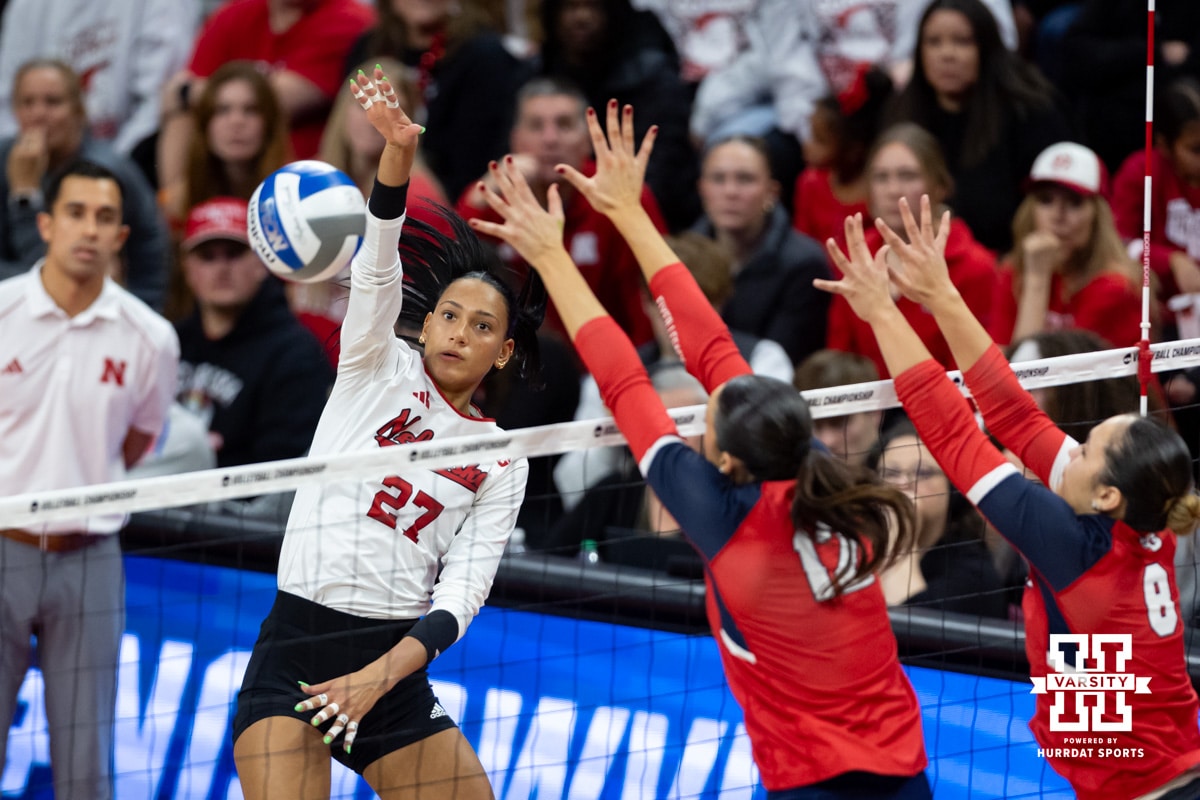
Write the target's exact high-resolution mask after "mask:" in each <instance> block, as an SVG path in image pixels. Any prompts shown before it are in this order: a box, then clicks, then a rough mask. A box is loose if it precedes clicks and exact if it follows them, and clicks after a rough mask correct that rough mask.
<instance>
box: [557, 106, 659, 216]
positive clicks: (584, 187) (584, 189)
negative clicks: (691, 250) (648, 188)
mask: <svg viewBox="0 0 1200 800" xmlns="http://www.w3.org/2000/svg"><path fill="white" fill-rule="evenodd" d="M587 126H588V133H589V134H591V137H592V149H593V150H594V151H595V153H596V174H595V175H593V176H592V177H590V178H588V177H586V176H584V174H583V173H582V172H580V171H579V170H577V169H575V168H574V167H572V166H571V165H570V164H559V165H558V166H557V167H556V168H555V169H556V170H557V171H558V172H559V174H561V175H562V176H563V178H564V179H566V181H567V182H568V183H570V184H571V185H572V186H574V187H575V189H576V190H578V191H579V193H580V194H582V195H583V196H584V197H586V198H587V201H588V202H589V203H591V205H592V208H594V209H596V210H597V211H599V212H600V213H601V214H604V215H605V216H606V217H613V216H614V215H618V214H621V213H624V212H628V211H635V212H636V211H640V210H641V208H642V186H643V184H644V183H645V177H646V165H647V164H648V163H649V161H650V153H651V152H653V150H654V140H655V138H656V137H657V136H658V126H657V125H652V126H650V130H648V131H647V132H646V136H645V137H644V138H643V139H642V145H641V147H638V146H637V144H636V142H634V136H633V106H629V105H627V106H625V108H624V109H622V110H618V107H617V101H616V100H609V101H608V109H607V119H606V127H607V135H606V134H605V130H604V129H602V128H601V127H600V120H599V118H598V115H597V114H596V109H594V108H589V109H588V110H587Z"/></svg>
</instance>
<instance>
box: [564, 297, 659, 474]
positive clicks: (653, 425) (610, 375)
mask: <svg viewBox="0 0 1200 800" xmlns="http://www.w3.org/2000/svg"><path fill="white" fill-rule="evenodd" d="M575 349H576V350H578V351H579V355H580V357H581V358H582V359H583V363H584V364H586V365H587V368H588V371H589V372H591V373H592V376H593V377H594V378H595V379H596V384H597V385H598V386H599V387H600V396H601V397H603V398H604V405H605V406H607V407H608V409H609V410H610V411H611V412H612V415H613V418H614V419H615V420H616V421H617V427H619V428H620V429H621V433H623V434H624V435H625V439H626V441H628V442H629V449H630V450H632V451H633V457H634V459H636V460H637V461H638V462H639V463H640V462H641V460H642V456H644V455H645V454H646V451H647V450H649V449H650V446H651V445H653V444H654V443H655V442H657V441H658V440H659V439H661V438H662V437H664V436H678V435H679V431H678V430H677V429H676V427H675V423H674V422H673V421H672V420H671V417H670V416H668V415H667V410H666V408H665V407H664V406H663V404H662V400H660V399H659V397H658V393H657V392H655V391H654V386H653V385H652V384H651V383H650V376H648V375H647V374H646V368H645V367H644V366H642V362H641V359H639V358H638V355H637V351H636V350H634V349H633V345H632V344H631V343H630V341H629V337H627V336H626V335H625V332H624V331H622V330H621V328H620V326H619V325H617V323H616V321H615V320H614V319H613V318H612V317H600V318H598V319H594V320H592V321H591V322H588V323H587V324H586V325H584V326H583V327H582V328H580V329H579V332H578V334H576V336H575Z"/></svg>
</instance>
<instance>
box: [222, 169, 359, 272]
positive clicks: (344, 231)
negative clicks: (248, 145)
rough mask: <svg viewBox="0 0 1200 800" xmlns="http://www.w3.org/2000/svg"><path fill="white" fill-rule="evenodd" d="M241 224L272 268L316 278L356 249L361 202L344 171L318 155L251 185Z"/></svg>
mask: <svg viewBox="0 0 1200 800" xmlns="http://www.w3.org/2000/svg"><path fill="white" fill-rule="evenodd" d="M246 227H247V231H248V233H249V236H250V244H251V246H252V247H253V248H254V252H256V253H258V257H259V258H261V259H262V260H263V262H264V263H265V264H266V265H267V268H268V269H270V270H271V272H273V273H275V274H276V275H278V276H279V277H281V278H285V279H287V280H290V281H299V282H301V283H316V282H318V281H324V280H329V279H330V278H332V277H334V276H335V275H337V274H338V273H339V272H341V271H342V269H343V268H344V267H345V266H346V265H347V264H349V263H350V259H351V258H353V257H354V254H355V253H356V252H358V248H359V246H360V245H361V244H362V237H363V233H364V231H365V229H366V203H365V201H364V200H363V196H362V193H361V192H360V191H359V189H358V187H357V186H355V185H354V181H352V180H351V179H350V176H349V175H347V174H346V173H344V172H342V171H341V170H339V169H337V168H336V167H333V166H331V165H329V164H326V163H325V162H323V161H296V162H293V163H291V164H288V165H287V166H284V167H281V168H279V169H277V170H275V171H274V172H272V173H271V174H270V175H268V176H267V178H266V180H264V181H263V182H262V183H261V184H259V186H258V188H257V189H255V190H254V195H253V196H252V197H251V198H250V208H249V211H248V212H247V219H246Z"/></svg>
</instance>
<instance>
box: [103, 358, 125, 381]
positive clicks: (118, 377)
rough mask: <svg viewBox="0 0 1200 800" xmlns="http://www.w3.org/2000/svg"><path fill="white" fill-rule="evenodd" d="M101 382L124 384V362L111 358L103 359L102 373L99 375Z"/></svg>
mask: <svg viewBox="0 0 1200 800" xmlns="http://www.w3.org/2000/svg"><path fill="white" fill-rule="evenodd" d="M100 382H101V383H109V382H112V383H115V384H116V385H117V386H124V385H125V362H124V361H113V360H112V359H111V358H106V359H104V374H103V375H102V376H100Z"/></svg>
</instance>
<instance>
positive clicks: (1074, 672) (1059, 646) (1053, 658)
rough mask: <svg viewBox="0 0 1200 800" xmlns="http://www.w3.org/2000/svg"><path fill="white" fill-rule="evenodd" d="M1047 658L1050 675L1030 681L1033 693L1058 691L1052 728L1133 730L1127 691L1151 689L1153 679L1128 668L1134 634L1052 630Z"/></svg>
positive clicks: (1144, 691)
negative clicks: (1132, 672)
mask: <svg viewBox="0 0 1200 800" xmlns="http://www.w3.org/2000/svg"><path fill="white" fill-rule="evenodd" d="M1046 657H1047V658H1046V661H1047V666H1048V667H1049V668H1050V671H1049V672H1048V673H1047V674H1046V677H1044V678H1030V680H1031V681H1033V691H1032V692H1031V694H1047V693H1050V694H1053V695H1054V704H1053V705H1052V706H1051V707H1050V730H1052V731H1093V732H1096V731H1126V732H1127V731H1131V730H1133V709H1132V707H1131V706H1130V705H1129V700H1128V697H1127V695H1128V694H1129V693H1132V694H1150V679H1149V678H1139V677H1137V676H1135V675H1133V674H1130V673H1128V672H1126V671H1125V668H1126V666H1127V665H1128V663H1129V660H1130V658H1132V657H1133V637H1132V636H1130V635H1129V634H1128V633H1093V634H1090V635H1089V634H1086V633H1052V634H1050V650H1049V652H1048V653H1047V654H1046ZM1110 659H1111V660H1110ZM1110 667H1111V671H1109V668H1110ZM1110 701H1111V702H1110Z"/></svg>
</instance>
